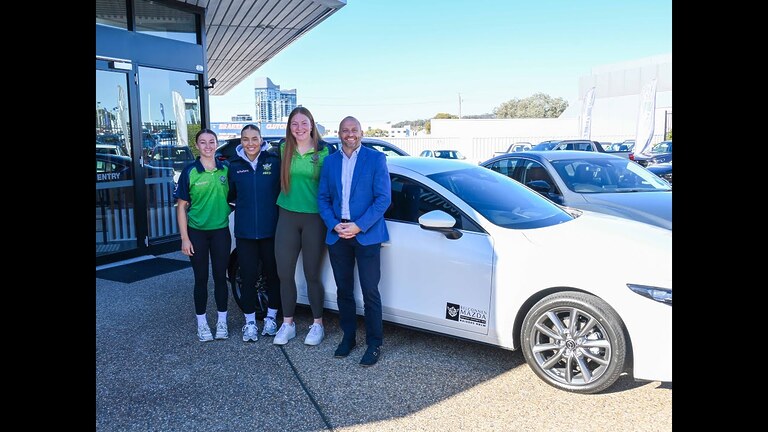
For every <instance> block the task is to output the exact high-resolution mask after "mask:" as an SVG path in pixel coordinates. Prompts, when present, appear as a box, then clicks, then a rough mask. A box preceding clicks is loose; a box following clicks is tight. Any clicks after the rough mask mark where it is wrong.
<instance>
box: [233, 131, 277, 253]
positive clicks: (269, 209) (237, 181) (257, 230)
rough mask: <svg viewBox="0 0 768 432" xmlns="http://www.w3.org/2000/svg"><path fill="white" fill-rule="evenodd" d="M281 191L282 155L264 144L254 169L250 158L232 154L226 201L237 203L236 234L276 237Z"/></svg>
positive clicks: (241, 235)
mask: <svg viewBox="0 0 768 432" xmlns="http://www.w3.org/2000/svg"><path fill="white" fill-rule="evenodd" d="M238 150H240V146H238ZM238 153H241V152H240V151H238ZM279 194H280V158H279V157H277V156H276V155H275V154H274V153H270V152H267V151H265V149H264V148H262V150H261V152H260V153H259V157H258V159H257V164H256V169H255V170H254V169H253V166H252V165H251V162H250V161H249V160H245V159H243V158H242V157H241V156H239V155H238V156H235V157H233V158H231V159H230V160H229V197H228V200H227V201H228V202H230V203H233V204H234V205H235V230H234V231H235V238H247V239H262V238H269V237H274V236H275V228H276V227H277V196H278V195H279Z"/></svg>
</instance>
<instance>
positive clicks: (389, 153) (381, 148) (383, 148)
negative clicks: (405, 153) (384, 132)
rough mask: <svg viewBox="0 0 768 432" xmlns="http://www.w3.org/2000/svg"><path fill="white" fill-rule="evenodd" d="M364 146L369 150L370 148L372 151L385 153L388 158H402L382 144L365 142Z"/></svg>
mask: <svg viewBox="0 0 768 432" xmlns="http://www.w3.org/2000/svg"><path fill="white" fill-rule="evenodd" d="M363 145H364V146H366V147H368V148H370V149H373V150H378V151H380V152H382V153H384V154H385V155H387V156H400V154H399V153H397V152H396V151H394V150H392V149H391V148H390V147H386V146H383V145H381V144H370V143H366V142H363Z"/></svg>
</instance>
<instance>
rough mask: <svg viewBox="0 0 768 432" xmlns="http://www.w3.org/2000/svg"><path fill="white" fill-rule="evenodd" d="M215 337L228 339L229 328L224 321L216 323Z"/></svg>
mask: <svg viewBox="0 0 768 432" xmlns="http://www.w3.org/2000/svg"><path fill="white" fill-rule="evenodd" d="M216 339H229V329H228V328H227V322H226V321H219V322H217V323H216Z"/></svg>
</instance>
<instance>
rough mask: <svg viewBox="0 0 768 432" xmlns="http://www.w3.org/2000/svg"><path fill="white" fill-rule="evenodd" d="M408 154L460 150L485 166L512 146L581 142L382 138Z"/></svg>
mask: <svg viewBox="0 0 768 432" xmlns="http://www.w3.org/2000/svg"><path fill="white" fill-rule="evenodd" d="M381 139H383V140H384V141H387V142H390V143H392V144H394V145H396V146H398V147H400V148H401V149H403V150H405V151H406V152H408V154H410V155H412V156H418V155H419V153H421V152H422V151H423V150H427V149H429V150H458V151H460V152H461V153H463V154H464V156H466V157H467V158H468V159H472V160H474V161H477V162H482V161H485V160H487V159H490V158H491V157H492V156H493V155H494V153H495V152H503V151H506V150H507V148H509V145H510V144H514V143H518V142H528V143H531V145H536V144H538V143H540V142H542V141H547V140H554V139H561V140H562V139H577V137H574V136H519V137H473V138H465V137H429V136H426V137H408V138H387V137H385V138H381ZM626 139H635V137H634V136H626V135H616V136H598V137H595V136H593V137H592V140H593V141H599V142H621V141H624V140H626ZM663 140H664V137H663V134H659V135H654V136H653V138H652V139H651V143H654V144H655V143H657V142H661V141H663Z"/></svg>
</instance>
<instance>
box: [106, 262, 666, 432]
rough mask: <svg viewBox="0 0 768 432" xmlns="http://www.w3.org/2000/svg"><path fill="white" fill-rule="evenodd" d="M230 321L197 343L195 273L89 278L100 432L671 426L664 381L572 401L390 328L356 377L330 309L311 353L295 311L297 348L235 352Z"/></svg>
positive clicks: (515, 360)
mask: <svg viewBox="0 0 768 432" xmlns="http://www.w3.org/2000/svg"><path fill="white" fill-rule="evenodd" d="M164 257H166V258H175V259H182V260H184V259H186V257H184V256H183V255H181V254H180V253H174V254H168V255H164ZM210 289H211V295H209V306H208V313H209V323H210V324H211V325H215V320H214V316H215V306H214V303H213V295H212V285H211V288H210ZM229 311H230V313H229V318H228V322H229V330H230V338H229V339H228V340H226V341H213V342H207V343H200V342H198V341H197V336H196V333H195V329H196V327H195V317H194V308H193V302H192V270H191V269H189V268H187V269H183V270H179V271H176V272H173V273H168V274H165V275H162V276H157V277H154V278H150V279H145V280H143V281H139V282H134V283H131V284H124V283H119V282H112V281H108V280H104V279H96V430H98V431H104V432H106V431H292V432H299V431H324V430H337V431H374V430H375V431H396V432H403V431H422V430H423V431H435V430H440V431H453V430H474V431H494V430H504V431H539V430H540V431H552V430H560V429H566V430H569V431H594V430H622V431H671V430H672V387H671V384H661V383H658V382H650V383H648V382H646V383H639V382H635V381H633V380H631V379H628V378H621V379H620V380H619V381H618V382H617V383H616V384H615V385H614V386H613V387H611V388H610V389H609V392H606V393H602V394H597V395H588V396H587V395H577V394H572V393H567V392H563V391H560V390H556V389H555V388H553V387H550V386H548V385H546V384H544V382H542V381H541V380H539V379H538V378H537V377H536V376H535V375H534V374H533V372H532V371H531V370H530V369H529V368H528V366H527V365H526V364H525V362H524V360H523V356H522V353H521V352H520V351H514V352H512V351H506V350H503V349H500V348H494V347H489V346H484V345H480V344H476V343H471V342H464V341H459V340H456V339H452V338H448V337H443V336H438V335H433V334H428V333H423V332H418V331H414V330H409V329H404V328H401V327H397V326H394V325H389V324H385V325H384V338H385V342H384V347H383V357H382V360H381V361H380V362H379V363H378V364H376V365H375V366H373V367H371V368H363V367H361V366H360V365H359V364H358V362H359V361H360V357H361V356H362V355H363V352H364V346H362V345H358V346H357V347H356V348H355V350H354V351H353V352H352V354H351V355H350V356H349V357H348V358H346V359H336V358H334V357H333V351H334V349H335V348H336V345H337V343H338V341H339V340H340V338H341V332H340V330H339V327H338V319H337V316H336V314H335V313H332V312H326V314H325V316H324V319H325V329H326V339H325V340H324V341H323V343H321V344H320V345H318V346H315V347H309V346H305V345H304V344H303V343H302V342H303V338H304V336H305V335H306V332H307V328H308V327H309V325H310V324H311V322H312V319H311V314H310V312H309V308H308V307H299V308H298V310H297V313H296V322H297V326H298V327H297V334H298V335H297V337H296V339H293V340H292V341H290V342H289V343H288V344H287V345H285V346H284V347H278V346H276V345H272V343H271V342H272V340H271V338H267V337H262V336H259V340H258V341H257V342H255V343H245V342H243V341H242V339H241V332H240V328H241V327H242V325H243V324H244V322H243V316H242V314H241V313H240V310H239V309H238V308H237V305H236V304H235V303H234V301H233V300H231V297H230V306H229ZM359 324H360V325H359V326H358V328H359V333H358V338H357V339H358V341H364V340H365V338H364V333H363V331H362V318H361V319H360V321H359Z"/></svg>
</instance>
